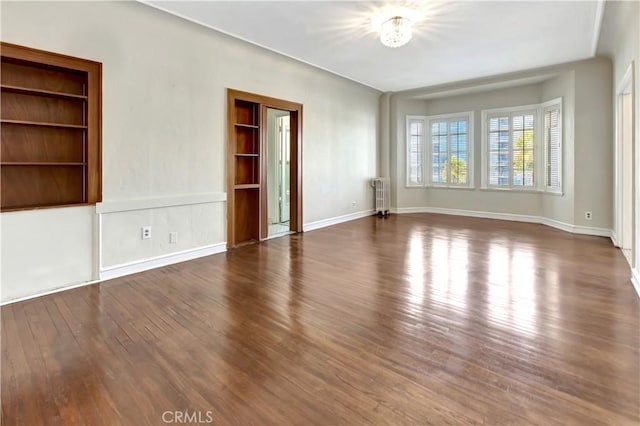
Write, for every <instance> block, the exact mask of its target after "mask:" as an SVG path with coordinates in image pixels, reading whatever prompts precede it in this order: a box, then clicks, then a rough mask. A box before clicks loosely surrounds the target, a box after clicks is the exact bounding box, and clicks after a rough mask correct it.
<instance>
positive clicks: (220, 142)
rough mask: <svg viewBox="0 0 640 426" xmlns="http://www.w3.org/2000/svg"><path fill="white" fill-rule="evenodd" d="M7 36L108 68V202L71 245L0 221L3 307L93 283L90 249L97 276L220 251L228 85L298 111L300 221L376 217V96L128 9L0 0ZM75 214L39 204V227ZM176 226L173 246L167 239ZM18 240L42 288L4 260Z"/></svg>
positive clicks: (22, 218) (22, 219)
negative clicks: (75, 264) (297, 106)
mask: <svg viewBox="0 0 640 426" xmlns="http://www.w3.org/2000/svg"><path fill="white" fill-rule="evenodd" d="M2 40H3V41H6V42H11V43H16V44H21V45H25V46H29V47H34V48H39V49H44V50H49V51H53V52H58V53H63V54H68V55H73V56H78V57H82V58H87V59H92V60H95V61H99V62H102V63H103V200H104V202H103V204H102V205H99V206H98V207H97V212H98V214H99V215H100V218H99V219H100V220H94V221H90V220H85V221H78V222H77V223H76V225H77V226H74V227H73V229H74V233H77V234H78V235H77V238H73V239H70V240H67V241H63V242H61V241H60V239H58V237H57V236H55V235H53V234H52V233H49V232H41V233H39V234H38V235H35V234H34V231H33V230H34V229H35V220H36V218H35V217H34V216H33V213H32V212H15V213H7V214H2V216H1V217H2V221H3V229H2V231H3V232H2V254H3V265H2V266H3V268H2V293H3V294H2V297H1V299H2V301H6V300H10V299H12V298H15V297H21V296H27V295H31V294H35V293H39V292H42V291H46V290H50V289H53V288H57V287H64V286H67V285H69V284H73V283H76V282H82V281H89V280H91V279H92V278H95V274H92V273H91V271H92V269H91V266H92V265H91V263H90V261H89V262H85V261H84V260H82V259H85V257H84V256H85V253H86V251H87V241H91V242H92V244H91V245H92V246H96V247H97V246H98V244H99V248H100V252H101V257H100V259H101V263H100V268H101V269H102V270H103V271H108V270H109V268H114V267H118V265H122V264H128V263H131V262H137V261H143V260H146V259H150V258H155V257H158V256H165V255H168V254H172V253H177V252H183V251H188V250H194V249H198V248H203V247H204V248H208V249H211V248H213V247H224V242H225V239H226V237H225V232H226V222H225V217H226V207H225V204H224V200H225V191H226V170H225V165H226V88H234V89H239V90H243V91H248V92H254V93H260V94H263V95H267V96H272V97H277V98H281V99H287V100H291V101H294V102H299V103H302V104H303V105H304V117H303V200H304V206H303V215H304V216H303V222H304V223H305V224H306V223H311V222H315V221H322V220H326V219H329V218H334V217H337V216H343V215H349V214H353V213H357V212H359V211H367V210H371V209H372V206H373V192H372V190H371V187H370V186H369V185H368V182H369V180H370V179H371V178H372V177H374V176H375V175H376V167H377V156H376V150H377V145H376V138H377V128H378V96H379V92H377V91H375V90H373V89H370V88H367V87H364V86H361V85H358V84H356V83H353V82H351V81H348V80H346V79H343V78H340V77H337V76H334V75H332V74H329V73H327V72H324V71H321V70H318V69H316V68H313V67H311V66H308V65H305V64H302V63H300V62H297V61H294V60H291V59H288V58H285V57H283V56H281V55H278V54H275V53H273V52H269V51H267V50H264V49H262V48H258V47H256V46H253V45H250V44H247V43H245V42H242V41H239V40H236V39H233V38H230V37H228V36H225V35H222V34H219V33H217V32H215V31H212V30H210V29H207V28H204V27H201V26H198V25H196V24H193V23H190V22H187V21H184V20H182V19H179V18H177V17H174V16H171V15H168V14H166V13H163V12H160V11H158V10H155V9H153V8H150V7H148V6H145V5H143V4H140V3H135V2H43V3H35V2H8V3H3V4H2ZM354 201H355V202H356V206H355V207H354V206H352V203H353V202H354ZM80 210H81V211H82V212H85V211H87V210H90V211H91V210H93V208H81V209H80ZM80 210H79V211H80ZM78 215H80V213H78V212H76V211H74V209H64V210H46V211H41V212H38V214H37V220H38V221H39V222H38V223H41V224H42V228H43V229H44V230H46V229H54V228H56V227H59V226H61V224H66V223H71V222H73V221H74V220H75V218H76V217H77V216H78ZM92 223H101V224H102V226H101V229H96V227H97V226H98V225H96V226H93V225H92ZM144 225H152V228H153V237H152V239H151V240H144V241H143V240H141V239H140V227H141V226H144ZM9 226H11V227H12V229H11V230H10V231H7V228H8V227H9ZM171 231H177V232H179V240H178V244H175V245H174V244H168V236H169V232H171ZM94 232H96V233H97V232H100V233H101V235H102V239H101V241H100V242H97V241H95V239H93V234H94ZM25 236H26V238H25ZM25 241H27V242H29V244H31V245H37V246H38V247H42V254H41V255H40V256H38V257H37V259H34V260H35V261H36V262H34V265H37V268H42V269H43V270H47V271H49V273H47V274H43V276H42V277H41V279H40V280H31V279H30V278H29V277H28V276H27V275H25V274H26V272H25V265H24V263H13V262H9V260H11V259H13V258H14V257H15V256H17V253H19V247H21V246H22V245H23V242H25ZM74 241H77V242H76V243H74ZM60 245H64V249H62V250H56V249H55V247H57V246H60ZM91 245H90V246H91ZM71 258H75V259H78V261H80V260H82V263H83V264H85V263H86V267H84V268H80V269H81V270H82V273H77V274H73V276H69V274H67V273H65V271H66V269H65V268H61V267H60V265H65V264H67V263H68V262H69V259H71ZM85 260H86V259H85ZM25 281H28V282H29V283H30V284H29V285H28V286H27V285H25V284H24V283H25Z"/></svg>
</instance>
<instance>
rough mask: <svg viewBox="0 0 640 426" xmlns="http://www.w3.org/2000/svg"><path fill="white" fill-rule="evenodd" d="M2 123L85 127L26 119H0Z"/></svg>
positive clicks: (73, 127)
mask: <svg viewBox="0 0 640 426" xmlns="http://www.w3.org/2000/svg"><path fill="white" fill-rule="evenodd" d="M0 123H2V124H21V125H25V126H44V127H61V128H65V129H86V128H87V126H82V125H79V124H63V123H42V122H40V121H27V120H7V119H4V118H3V119H2V120H0Z"/></svg>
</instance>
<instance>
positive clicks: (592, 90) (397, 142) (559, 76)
mask: <svg viewBox="0 0 640 426" xmlns="http://www.w3.org/2000/svg"><path fill="white" fill-rule="evenodd" d="M610 78H611V62H610V61H609V60H608V59H606V58H597V59H592V60H587V61H580V62H575V63H571V64H564V65H561V66H556V67H547V68H544V69H539V70H531V71H527V72H523V73H515V74H508V75H504V76H496V77H492V78H489V79H481V80H477V81H475V82H463V83H458V84H449V85H446V86H442V87H434V88H425V89H415V90H411V91H407V92H401V93H398V94H394V95H393V96H392V126H393V128H394V131H393V132H392V135H393V137H392V140H391V143H390V145H391V148H390V149H391V156H390V157H391V169H392V178H393V182H392V185H393V187H394V189H395V192H396V196H395V197H394V198H393V199H392V202H393V207H395V208H397V209H398V210H399V211H402V210H403V209H405V210H406V209H414V210H416V209H418V210H419V209H420V208H424V209H425V210H429V209H451V210H463V211H472V212H483V213H487V214H488V215H491V214H493V215H494V216H495V215H496V214H497V215H517V216H528V217H533V218H536V217H539V218H543V219H548V220H551V221H554V222H556V223H558V224H559V225H567V227H580V230H581V231H580V232H582V231H585V232H590V231H589V229H593V230H594V231H593V232H595V233H599V234H605V233H607V234H608V232H609V231H608V230H609V229H611V226H612V195H611V187H612V182H613V168H612V155H613V154H612V153H613V144H612V141H611V138H610V134H611V129H612V114H611V109H610V103H609V99H610V97H611V85H610ZM501 86H502V87H501ZM506 86H508V87H506ZM559 97H561V98H562V99H563V138H564V140H563V142H564V145H563V191H564V193H563V195H552V194H547V193H522V192H504V191H495V190H486V189H481V173H482V167H481V160H482V142H481V140H482V134H481V132H482V122H481V111H482V110H484V109H492V108H502V107H512V106H520V105H529V104H537V103H542V102H545V101H549V100H552V99H555V98H559ZM420 98H422V99H424V100H420ZM464 111H474V172H473V174H474V183H475V189H447V188H407V187H405V173H406V172H405V170H406V158H405V149H406V142H405V140H406V135H405V132H406V129H405V119H406V115H436V114H446V113H454V112H464ZM587 210H588V211H591V212H592V213H593V219H592V220H590V221H587V220H586V219H584V212H585V211H587Z"/></svg>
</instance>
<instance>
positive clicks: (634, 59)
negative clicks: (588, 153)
mask: <svg viewBox="0 0 640 426" xmlns="http://www.w3.org/2000/svg"><path fill="white" fill-rule="evenodd" d="M598 54H601V55H606V56H608V57H610V58H611V61H612V62H613V73H612V78H611V84H612V86H613V88H614V90H613V91H612V96H611V108H612V109H615V100H616V99H615V98H616V95H617V90H616V89H617V88H618V85H619V84H620V83H621V81H622V79H623V77H624V75H625V73H626V72H627V69H628V68H629V65H630V64H632V63H634V65H635V72H634V77H635V87H634V96H635V111H634V115H635V118H634V127H635V146H634V151H635V153H634V159H635V160H634V161H635V165H634V171H635V176H634V177H633V179H634V195H635V201H634V203H635V205H634V211H633V216H634V217H635V232H634V237H633V247H634V250H633V251H634V253H633V257H634V262H633V265H634V270H633V274H634V284H635V285H636V290H637V291H638V294H639V295H640V282H639V281H640V172H638V170H639V168H640V138H639V137H638V133H639V131H640V3H638V2H635V1H630V2H617V1H616V2H612V1H609V2H607V3H606V6H605V11H604V18H603V22H602V32H601V34H600V42H599V45H598ZM612 137H613V136H612Z"/></svg>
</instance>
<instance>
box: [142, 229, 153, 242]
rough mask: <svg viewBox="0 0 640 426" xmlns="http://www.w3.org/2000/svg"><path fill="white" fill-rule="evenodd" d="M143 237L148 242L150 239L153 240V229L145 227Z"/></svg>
mask: <svg viewBox="0 0 640 426" xmlns="http://www.w3.org/2000/svg"><path fill="white" fill-rule="evenodd" d="M141 237H142V239H143V240H148V239H149V238H151V227H150V226H143V227H142V228H141Z"/></svg>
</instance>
